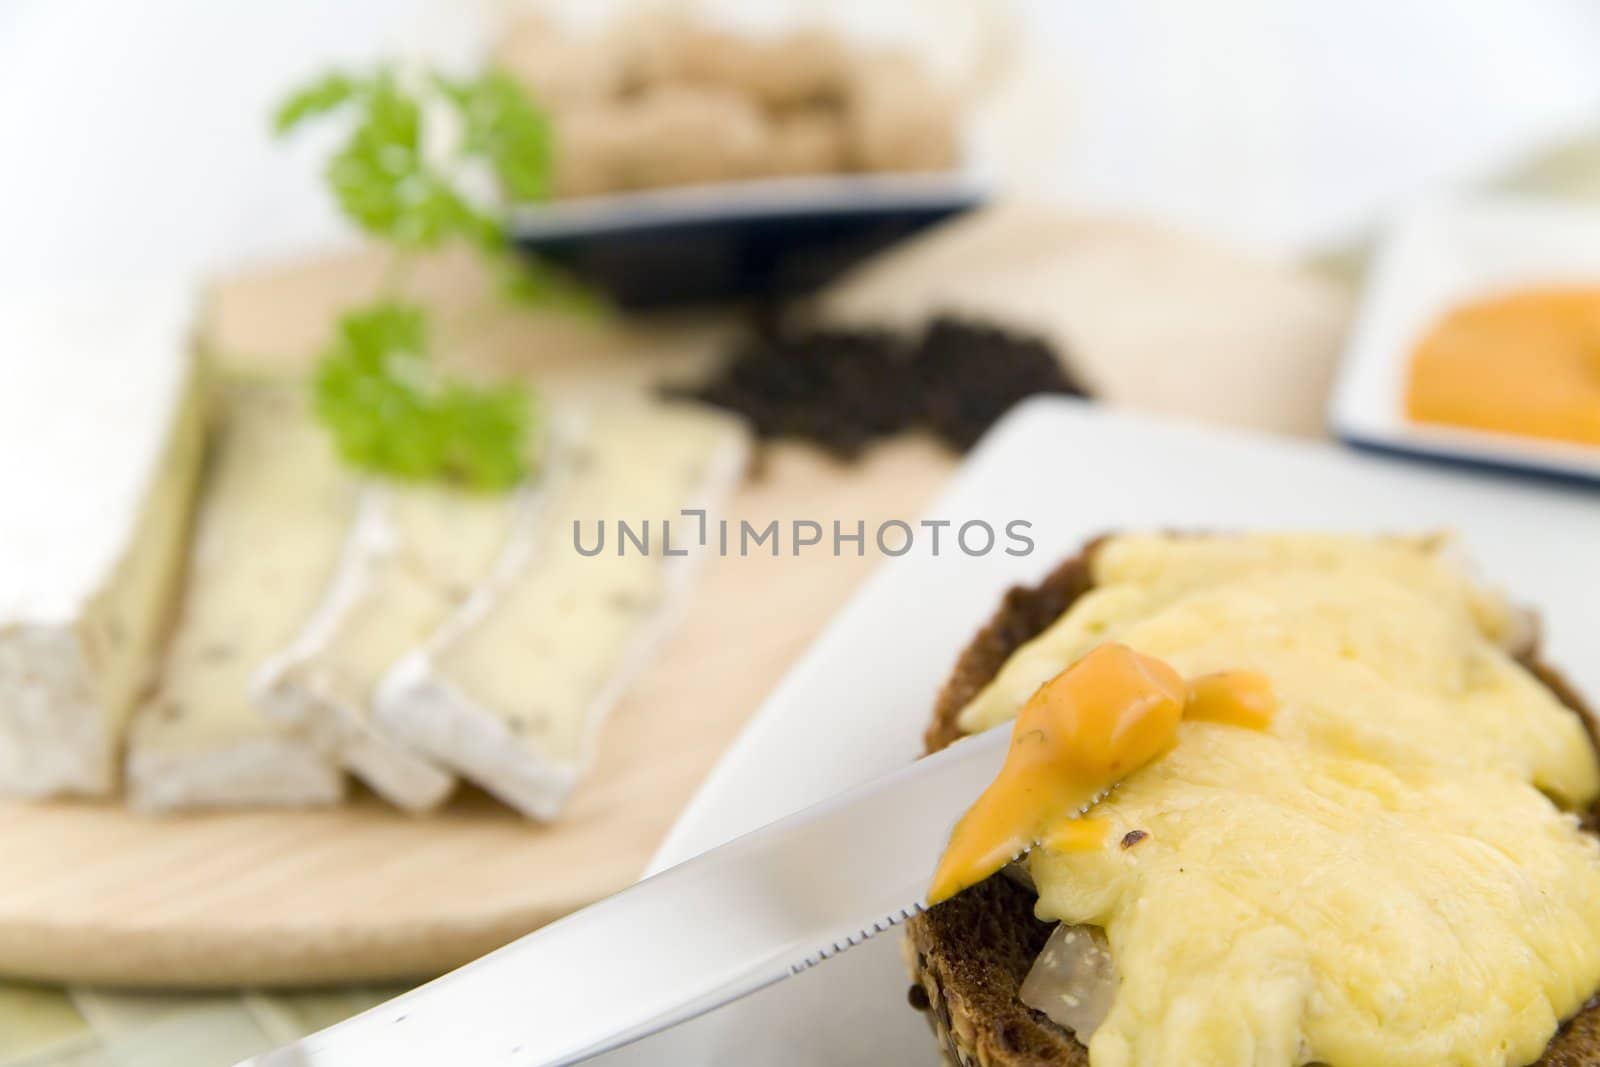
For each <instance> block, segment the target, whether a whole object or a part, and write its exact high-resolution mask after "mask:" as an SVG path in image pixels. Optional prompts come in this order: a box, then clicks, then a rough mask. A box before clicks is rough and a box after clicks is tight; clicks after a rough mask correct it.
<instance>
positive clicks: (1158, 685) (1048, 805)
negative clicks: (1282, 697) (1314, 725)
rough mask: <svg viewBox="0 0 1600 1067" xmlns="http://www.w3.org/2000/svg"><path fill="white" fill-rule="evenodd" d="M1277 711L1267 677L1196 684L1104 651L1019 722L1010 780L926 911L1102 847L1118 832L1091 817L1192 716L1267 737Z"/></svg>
mask: <svg viewBox="0 0 1600 1067" xmlns="http://www.w3.org/2000/svg"><path fill="white" fill-rule="evenodd" d="M1275 710H1276V700H1275V698H1274V696H1273V693H1272V686H1271V684H1270V683H1269V682H1268V681H1267V679H1266V678H1264V677H1262V676H1261V675H1259V674H1255V673H1253V672H1250V671H1224V672H1221V673H1218V674H1207V675H1202V676H1200V677H1198V678H1195V679H1194V680H1193V681H1191V682H1189V683H1187V684H1186V683H1185V682H1184V680H1183V678H1182V677H1181V676H1179V674H1178V672H1177V671H1175V670H1173V669H1172V668H1171V667H1170V666H1168V665H1167V664H1166V663H1164V662H1163V661H1161V660H1159V659H1156V658H1155V657H1153V656H1145V655H1141V654H1140V653H1138V652H1135V651H1134V650H1133V649H1131V648H1128V647H1127V646H1126V645H1121V644H1116V643H1114V642H1111V643H1107V644H1103V645H1099V646H1096V647H1095V648H1094V649H1093V650H1091V651H1090V652H1089V653H1088V654H1087V655H1085V656H1084V657H1083V658H1082V659H1080V660H1078V661H1077V662H1076V663H1074V664H1073V665H1072V666H1070V667H1068V668H1067V669H1066V670H1064V671H1062V672H1061V673H1060V674H1058V675H1056V676H1055V677H1054V678H1052V679H1050V680H1049V681H1048V682H1046V683H1045V684H1044V685H1042V686H1040V687H1039V689H1038V691H1037V692H1035V693H1034V694H1033V696H1032V697H1030V698H1029V699H1028V702H1027V703H1026V704H1024V705H1023V707H1022V710H1021V711H1020V712H1019V713H1018V714H1017V721H1016V724H1015V725H1014V726H1013V727H1012V729H1011V747H1010V749H1009V750H1008V751H1007V753H1006V760H1005V765H1004V766H1003V767H1002V768H1001V770H1000V776H999V777H998V778H996V779H995V780H994V782H993V783H992V784H991V785H990V786H989V788H988V789H986V790H984V792H983V794H982V795H981V796H979V797H978V800H977V802H976V803H975V804H973V806H972V808H971V809H970V810H968V812H967V814H966V815H965V816H963V817H962V819H961V821H960V822H959V823H957V824H956V828H955V831H954V832H953V833H952V834H951V835H950V844H949V845H948V846H947V847H946V849H945V853H944V856H943V857H942V858H941V859H940V861H939V868H938V870H937V871H936V872H935V873H934V876H933V884H932V886H931V887H930V888H929V890H928V903H929V904H930V905H932V904H937V903H939V902H940V901H942V900H946V899H948V898H950V897H953V896H955V895H956V894H957V893H959V892H960V891H961V890H963V889H965V888H967V887H968V886H972V885H976V884H977V883H979V882H981V881H983V880H984V879H985V878H987V877H989V876H990V875H991V874H994V873H995V872H996V871H998V870H999V869H1000V868H1002V867H1004V866H1005V865H1006V864H1008V863H1010V862H1011V861H1012V860H1014V859H1016V858H1017V856H1019V855H1021V854H1022V853H1024V852H1026V851H1027V850H1028V849H1030V848H1033V847H1034V846H1035V845H1043V846H1044V847H1045V848H1049V849H1052V850H1054V851H1057V852H1070V851H1085V850H1089V849H1096V848H1100V847H1102V846H1103V844H1104V843H1105V839H1106V836H1107V831H1108V830H1109V826H1108V824H1107V823H1106V822H1105V821H1104V820H1101V819H1093V818H1085V817H1084V812H1085V811H1086V810H1087V809H1088V808H1090V807H1091V806H1092V805H1093V804H1094V803H1095V802H1096V801H1097V800H1098V799H1099V798H1100V797H1101V796H1103V795H1104V794H1105V793H1106V792H1107V791H1108V790H1110V789H1111V787H1112V786H1114V785H1116V784H1117V783H1118V782H1120V781H1121V780H1122V779H1124V778H1126V777H1127V776H1128V775H1130V774H1132V773H1133V772H1134V771H1136V770H1138V769H1139V768H1140V767H1143V766H1145V765H1146V764H1148V763H1150V762H1152V761H1153V760H1155V759H1157V758H1159V757H1160V756H1161V755H1162V754H1163V753H1165V752H1166V751H1167V750H1168V749H1170V748H1171V747H1172V746H1173V745H1175V744H1176V743H1177V740H1178V723H1179V722H1180V721H1181V720H1182V719H1183V718H1185V717H1186V716H1187V717H1189V718H1194V719H1198V720H1205V721H1208V722H1217V723H1225V724H1229V725H1233V726H1244V727H1249V728H1251V729H1265V728H1266V726H1267V725H1268V724H1269V723H1270V722H1271V720H1272V714H1273V712H1274V711H1275Z"/></svg>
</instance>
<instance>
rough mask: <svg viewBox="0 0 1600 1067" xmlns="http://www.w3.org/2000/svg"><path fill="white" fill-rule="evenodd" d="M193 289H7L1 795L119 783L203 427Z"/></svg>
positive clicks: (93, 791)
mask: <svg viewBox="0 0 1600 1067" xmlns="http://www.w3.org/2000/svg"><path fill="white" fill-rule="evenodd" d="M191 294H192V287H191V286H189V285H187V284H181V283H175V284H171V285H158V284H141V285H122V286H117V287H110V288H107V287H94V288H89V289H87V290H79V291H72V292H70V293H62V292H60V291H53V290H52V291H48V292H18V291H17V290H16V289H14V288H13V289H12V290H9V291H8V293H7V296H6V297H5V298H4V299H0V442H3V443H0V451H3V452H4V453H5V455H6V456H7V457H8V460H9V462H7V463H6V467H5V475H4V480H3V483H0V791H3V792H7V793H11V794H15V795H21V796H29V797H45V796H53V795H58V794H87V795H101V794H105V793H109V792H111V791H112V790H113V789H115V787H116V777H117V776H116V769H117V763H118V755H119V752H120V748H121V744H122V737H123V733H124V731H125V728H126V725H127V721H128V716H129V712H130V710H131V708H132V706H133V704H134V701H135V700H136V699H137V696H138V694H139V692H140V690H141V689H142V688H143V687H144V686H145V685H147V684H148V682H149V668H150V664H151V662H152V660H153V658H154V656H155V650H156V647H157V645H158V644H159V642H160V639H161V635H162V633H163V631H164V630H165V628H166V626H167V623H168V619H169V615H170V610H171V605H172V600H173V595H174V591H175V587H176V584H177V573H178V570H179V568H180V566H181V561H182V556H183V544H184V541H185V538H186V537H187V533H188V526H189V509H190V505H191V501H192V498H193V493H194V483H195V474H196V471H197V469H198V466H199V459H200V453H201V442H202V437H203V432H202V431H203V422H204V418H203V413H202V404H201V389H200V384H199V381H198V374H197V366H196V360H195V358H194V355H193V346H192V345H191V343H190V330H191V327H192V319H193V312H194V306H193V298H192V295H191Z"/></svg>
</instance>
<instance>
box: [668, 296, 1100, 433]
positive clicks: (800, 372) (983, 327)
mask: <svg viewBox="0 0 1600 1067" xmlns="http://www.w3.org/2000/svg"><path fill="white" fill-rule="evenodd" d="M1040 393H1055V394H1067V395H1076V396H1081V395H1083V390H1082V389H1081V388H1080V387H1079V386H1078V384H1077V383H1076V382H1074V381H1073V380H1072V379H1071V378H1070V377H1069V376H1068V375H1067V372H1066V371H1065V370H1064V369H1063V367H1062V365H1061V361H1060V360H1059V359H1058V358H1057V356H1056V353H1055V352H1054V351H1053V350H1052V349H1051V347H1050V346H1049V345H1048V344H1047V343H1046V342H1044V341H1043V340H1041V339H1039V338H1036V337H1028V336H1024V335H1021V334H1014V333H1011V332H1009V331H1006V330H1003V329H1000V328H998V327H996V326H992V325H988V324H985V323H979V322H972V321H967V320H964V319H958V318H953V317H949V316H941V317H938V318H935V319H933V320H932V321H931V322H930V323H929V324H928V326H927V328H926V329H925V330H923V331H922V332H921V333H920V334H900V333H895V332H892V331H889V330H876V329H835V328H805V327H792V326H789V327H786V326H784V325H782V324H781V323H776V322H768V323H764V324H762V325H761V326H759V327H758V329H757V332H755V333H754V334H752V335H751V336H749V337H747V338H746V339H745V340H744V341H742V342H741V343H740V344H738V345H737V346H736V347H735V348H734V350H733V352H732V353H731V355H730V358H729V360H728V362H727V363H726V364H725V365H724V367H723V368H722V371H721V373H720V374H718V375H717V376H716V377H715V378H714V379H713V380H711V381H710V382H708V383H706V384H704V385H701V386H699V387H698V388H692V389H688V390H683V391H681V393H680V395H686V396H689V397H691V398H693V399H697V400H701V401H704V402H705V403H708V404H713V405H715V406H717V407H722V408H727V409H728V410H730V411H734V412H737V413H739V414H741V415H743V416H745V417H746V418H747V419H749V420H750V422H751V423H752V424H753V426H754V428H755V431H756V433H757V435H758V436H760V437H762V438H765V439H770V438H778V437H787V438H799V439H801V440H806V441H811V442H812V443H814V444H817V445H820V446H821V447H822V448H824V449H826V450H828V451H829V452H832V453H833V454H834V455H836V456H839V457H841V458H843V459H853V458H855V457H857V456H858V455H860V453H861V452H862V450H863V449H865V448H866V446H867V445H869V444H871V443H872V442H873V441H875V440H877V439H879V438H883V437H890V436H894V435H896V434H901V433H907V432H910V431H913V430H927V431H929V432H931V433H933V434H934V435H935V436H937V437H938V438H939V439H940V440H942V441H944V443H945V444H947V445H948V446H950V447H951V448H952V449H954V450H956V451H959V452H964V451H966V450H967V449H969V448H971V447H972V446H973V445H974V444H975V443H977V441H978V438H980V437H982V436H983V433H984V431H986V430H988V428H989V427H990V426H992V425H993V424H994V423H995V421H996V420H998V419H999V418H1000V416H1002V415H1004V414H1005V413H1006V412H1007V411H1009V410H1010V409H1011V407H1012V406H1013V405H1015V404H1017V403H1018V402H1019V401H1021V400H1024V399H1026V398H1027V397H1030V396H1034V395H1036V394H1040Z"/></svg>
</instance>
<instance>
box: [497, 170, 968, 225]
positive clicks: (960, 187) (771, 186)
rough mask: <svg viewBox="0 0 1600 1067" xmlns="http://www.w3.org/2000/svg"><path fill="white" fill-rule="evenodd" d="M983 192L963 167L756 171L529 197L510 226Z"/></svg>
mask: <svg viewBox="0 0 1600 1067" xmlns="http://www.w3.org/2000/svg"><path fill="white" fill-rule="evenodd" d="M988 192H989V186H988V183H987V182H985V181H983V180H982V179H980V178H978V177H976V176H974V175H973V174H971V173H969V172H966V171H957V172H941V173H935V174H871V175H868V174H847V175H827V176H821V177H798V178H761V179H753V180H748V181H736V182H718V183H714V184H705V185H692V186H682V187H679V188H672V189H654V190H643V191H640V192H631V193H614V194H607V195H604V196H590V197H579V198H575V199H572V200H560V201H552V202H550V203H546V204H528V205H524V206H521V207H517V208H514V209H513V210H512V212H511V219H510V223H509V226H508V229H509V232H510V233H511V235H512V237H514V238H515V239H516V240H518V241H523V242H541V241H560V240H567V239H572V238H577V237H592V236H599V235H603V234H611V233H624V232H627V233H636V232H639V231H641V230H651V229H673V228H679V227H685V226H696V225H701V224H704V223H708V222H715V223H727V222H732V221H738V220H757V219H768V218H772V219H776V218H785V217H793V216H798V215H831V216H849V215H875V214H879V213H882V212H885V211H895V210H905V209H908V208H909V209H916V208H927V209H939V208H944V207H949V206H951V205H955V204H963V205H968V206H975V205H976V204H977V203H979V202H981V201H982V200H983V199H984V198H985V197H986V196H987V195H988Z"/></svg>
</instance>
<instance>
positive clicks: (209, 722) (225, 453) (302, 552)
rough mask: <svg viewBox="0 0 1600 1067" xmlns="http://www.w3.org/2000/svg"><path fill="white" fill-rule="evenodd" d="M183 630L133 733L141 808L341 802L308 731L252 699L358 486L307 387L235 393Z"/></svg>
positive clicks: (329, 554)
mask: <svg viewBox="0 0 1600 1067" xmlns="http://www.w3.org/2000/svg"><path fill="white" fill-rule="evenodd" d="M221 408H222V414H223V420H222V423H221V426H220V428H219V431H218V433H217V435H216V438H215V441H214V445H213V456H212V459H211V462H210V464H209V467H208V470H207V475H206V479H205V491H204V496H203V498H202V501H201V504H200V508H199V511H198V514H197V517H196V521H195V537H194V544H193V547H192V550H191V553H190V559H189V568H188V573H187V575H186V581H185V587H184V591H183V596H182V600H181V603H180V609H179V617H178V626H177V628H176V630H175V631H174V633H173V636H172V640H171V643H170V645H169V647H168V649H167V653H166V656H165V659H164V661H163V664H162V669H161V678H160V683H159V685H158V687H157V689H156V691H155V692H154V693H153V694H152V695H151V696H150V697H149V698H148V699H147V700H146V701H145V702H144V703H143V704H142V705H141V706H140V708H139V710H138V712H137V714H136V717H135V720H134V724H133V728H132V731H131V734H130V738H129V751H128V760H127V779H128V796H129V801H130V803H131V804H133V805H134V806H135V807H138V808H143V809H147V810H169V809H175V808H204V807H231V806H240V805H251V806H259V805H278V806H303V805H317V804H328V803H333V802H335V801H337V800H338V799H339V798H340V797H341V796H342V794H343V787H344V782H343V776H342V775H341V774H340V773H339V770H338V768H337V766H336V765H335V764H334V763H333V761H332V760H331V759H329V758H328V757H327V755H326V753H324V752H323V751H322V750H321V749H319V748H318V747H317V746H316V745H315V744H313V743H312V741H311V740H310V739H309V738H307V737H305V736H304V735H300V734H295V733H293V732H291V731H286V730H284V729H282V728H281V727H279V726H277V725H275V724H273V723H272V722H270V721H269V720H268V719H267V718H266V717H265V716H263V715H262V714H261V713H260V712H259V711H258V710H257V709H256V708H255V706H254V705H253V704H252V703H251V701H250V697H249V687H250V680H251V678H252V676H253V674H254V672H255V671H256V669H257V668H258V667H259V665H260V664H261V663H262V662H263V661H264V660H265V659H266V658H267V657H268V656H269V655H270V654H271V653H272V652H274V651H276V650H277V649H279V648H281V647H283V646H284V645H285V644H286V643H288V641H289V640H290V638H291V637H292V636H293V635H294V632H295V630H296V628H297V627H298V626H299V625H300V623H301V621H302V620H303V619H304V618H305V617H306V616H307V615H308V614H309V613H310V611H311V610H312V608H313V607H314V606H315V604H316V602H317V600H318V598H319V597H320V596H321V595H322V592H323V590H324V589H325V588H326V586H327V583H328V582H329V581H330V579H331V577H332V575H333V573H334V571H335V569H336V566H337V563H338V559H339V555H340V551H341V548H342V546H343V543H344V539H345V534H346V531H347V530H348V528H349V526H350V522H351V520H352V516H353V514H354V509H355V501H356V495H357V489H358V487H357V482H356V479H355V478H354V477H353V476H352V475H350V474H349V473H348V472H347V471H345V470H344V468H343V467H342V466H341V465H340V464H339V462H338V460H337V459H336V458H335V456H334V455H333V452H332V448H331V445H330V443H329V442H328V439H327V435H326V434H325V433H324V432H323V431H322V430H321V428H320V427H318V426H316V425H315V423H314V422H313V421H312V420H311V417H310V415H309V413H308V412H307V410H306V404H305V397H304V387H303V385H301V384H300V383H298V382H295V383H285V384H275V383H252V384H234V385H230V386H228V387H227V388H226V389H225V390H223V393H222V403H221Z"/></svg>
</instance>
